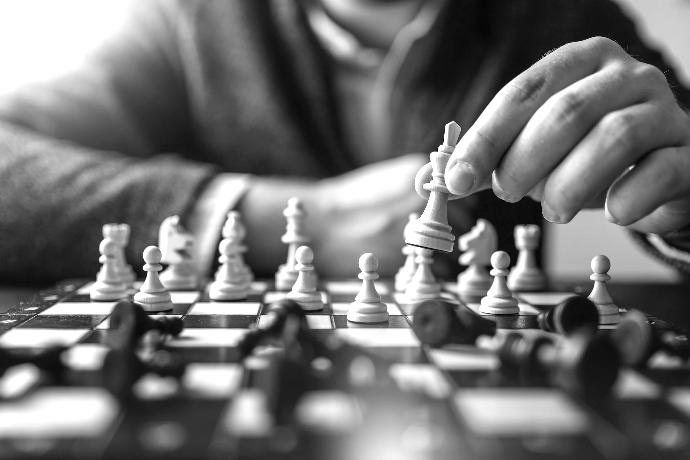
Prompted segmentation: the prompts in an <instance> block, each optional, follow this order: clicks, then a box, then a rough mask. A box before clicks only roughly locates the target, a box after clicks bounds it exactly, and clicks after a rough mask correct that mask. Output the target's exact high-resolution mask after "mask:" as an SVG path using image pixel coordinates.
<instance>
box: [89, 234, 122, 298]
mask: <svg viewBox="0 0 690 460" xmlns="http://www.w3.org/2000/svg"><path fill="white" fill-rule="evenodd" d="M98 250H99V251H100V253H101V257H100V258H99V259H98V261H99V262H100V263H101V264H102V265H101V270H100V271H99V272H98V276H97V278H96V282H95V283H93V285H92V286H91V290H90V293H89V296H90V297H91V300H118V299H122V298H124V297H127V286H126V285H125V283H123V282H122V279H121V278H120V276H119V274H118V272H117V259H116V255H117V252H118V246H117V243H115V242H114V241H113V240H111V239H110V238H105V239H103V241H101V244H100V245H99V246H98Z"/></svg>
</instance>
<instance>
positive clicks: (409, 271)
mask: <svg viewBox="0 0 690 460" xmlns="http://www.w3.org/2000/svg"><path fill="white" fill-rule="evenodd" d="M417 219H419V214H417V213H416V212H413V213H411V214H410V216H409V218H408V221H407V224H406V225H405V229H404V230H403V236H404V237H405V239H407V237H408V236H409V235H410V232H411V231H412V225H413V224H414V221H416V220H417ZM402 253H403V255H404V256H405V263H404V264H403V266H402V267H400V270H398V273H396V274H395V290H396V291H397V292H404V291H405V288H406V287H407V284H408V283H409V282H410V280H411V279H412V277H413V276H414V272H415V271H417V263H416V262H415V261H414V259H415V253H414V246H410V245H409V244H406V245H405V246H403V248H402Z"/></svg>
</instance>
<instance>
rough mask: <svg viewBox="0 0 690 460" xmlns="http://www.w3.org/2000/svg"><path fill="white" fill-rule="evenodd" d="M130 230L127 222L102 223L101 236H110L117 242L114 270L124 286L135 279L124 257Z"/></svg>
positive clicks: (130, 283)
mask: <svg viewBox="0 0 690 460" xmlns="http://www.w3.org/2000/svg"><path fill="white" fill-rule="evenodd" d="M130 232H131V230H130V227H129V224H104V225H103V238H110V239H111V240H113V241H114V242H115V243H116V244H117V253H116V254H115V259H116V260H117V264H116V270H117V274H118V276H119V277H120V279H121V280H122V282H123V283H125V285H126V286H131V285H132V284H133V283H134V281H135V280H136V275H135V274H134V270H133V269H132V266H131V265H129V264H128V263H127V260H126V259H125V248H126V247H127V245H128V244H129V235H130Z"/></svg>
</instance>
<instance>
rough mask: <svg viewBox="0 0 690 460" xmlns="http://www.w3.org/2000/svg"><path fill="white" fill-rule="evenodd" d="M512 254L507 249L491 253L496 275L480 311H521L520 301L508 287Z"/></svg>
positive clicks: (513, 312) (494, 313) (514, 312)
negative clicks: (507, 279)
mask: <svg viewBox="0 0 690 460" xmlns="http://www.w3.org/2000/svg"><path fill="white" fill-rule="evenodd" d="M509 265H510V256H509V255H508V253H507V252H505V251H496V252H494V253H493V254H492V255H491V267H492V270H491V272H490V274H491V276H493V277H494V280H493V283H492V284H491V288H489V290H488V291H487V293H486V296H485V297H483V298H482V300H481V304H480V307H479V312H480V313H486V314H491V315H516V314H518V313H520V308H519V307H518V301H517V299H516V298H515V297H513V293H512V292H511V291H510V289H508V283H507V281H506V278H507V277H508V266H509Z"/></svg>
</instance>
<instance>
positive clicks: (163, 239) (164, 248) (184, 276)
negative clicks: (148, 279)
mask: <svg viewBox="0 0 690 460" xmlns="http://www.w3.org/2000/svg"><path fill="white" fill-rule="evenodd" d="M158 247H159V248H160V249H161V253H162V254H163V258H162V259H161V262H163V263H164V264H168V268H167V269H165V270H164V271H163V272H162V273H161V275H160V279H161V282H162V283H163V286H165V287H166V288H168V289H195V288H196V287H197V286H198V284H199V282H198V279H197V275H196V268H195V264H194V258H193V256H192V253H193V248H194V237H193V236H192V234H191V233H189V232H187V231H186V230H185V229H184V227H182V224H181V223H180V218H179V216H170V217H168V218H166V219H165V220H163V222H162V223H161V227H160V230H159V232H158Z"/></svg>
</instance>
